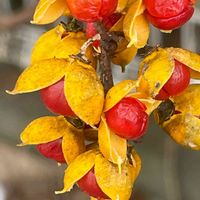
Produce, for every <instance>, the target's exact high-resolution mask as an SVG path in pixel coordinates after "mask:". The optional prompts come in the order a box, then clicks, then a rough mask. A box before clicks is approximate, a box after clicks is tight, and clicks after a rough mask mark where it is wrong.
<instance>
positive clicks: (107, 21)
mask: <svg viewBox="0 0 200 200" xmlns="http://www.w3.org/2000/svg"><path fill="white" fill-rule="evenodd" d="M121 16H122V14H121V13H113V14H112V15H110V16H108V17H105V18H104V19H103V24H104V26H105V28H106V29H107V30H110V29H111V28H112V27H113V25H115V24H116V23H117V22H118V21H119V19H120V18H121Z"/></svg>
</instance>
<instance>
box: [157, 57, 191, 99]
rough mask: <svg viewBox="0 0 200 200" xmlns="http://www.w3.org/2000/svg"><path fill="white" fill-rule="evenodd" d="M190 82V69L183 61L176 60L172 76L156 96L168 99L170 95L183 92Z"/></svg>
mask: <svg viewBox="0 0 200 200" xmlns="http://www.w3.org/2000/svg"><path fill="white" fill-rule="evenodd" d="M189 83H190V69H189V68H188V67H187V66H186V65H184V64H183V63H180V62H178V61H177V60H175V68H174V72H173V73H172V76H171V77H170V79H169V80H168V81H167V83H166V84H165V85H164V86H163V88H162V89H161V91H160V92H159V94H158V95H157V96H156V99H158V100H166V99H168V98H169V97H170V96H176V95H178V94H180V93H181V92H183V91H184V90H185V89H186V88H187V87H188V85H189Z"/></svg>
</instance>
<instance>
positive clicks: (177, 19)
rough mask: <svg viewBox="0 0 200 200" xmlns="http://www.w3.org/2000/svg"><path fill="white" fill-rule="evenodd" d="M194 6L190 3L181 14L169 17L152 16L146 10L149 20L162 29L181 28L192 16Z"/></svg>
mask: <svg viewBox="0 0 200 200" xmlns="http://www.w3.org/2000/svg"><path fill="white" fill-rule="evenodd" d="M193 13H194V8H193V7H192V5H188V6H187V7H186V8H185V9H184V10H183V12H181V13H180V14H178V15H176V16H173V17H169V18H158V17H155V16H152V15H151V14H150V13H149V12H148V11H146V12H145V14H146V17H147V19H148V21H149V22H150V23H151V24H153V25H154V26H155V27H157V28H159V29H161V30H174V29H177V28H180V27H181V26H182V25H184V24H185V23H186V22H187V21H189V19H190V18H191V17H192V15H193Z"/></svg>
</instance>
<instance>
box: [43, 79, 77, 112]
mask: <svg viewBox="0 0 200 200" xmlns="http://www.w3.org/2000/svg"><path fill="white" fill-rule="evenodd" d="M40 96H41V99H42V101H43V103H44V104H45V106H46V107H47V108H48V109H49V110H50V111H51V112H53V113H56V114H59V115H64V116H76V115H75V114H74V112H73V111H72V110H71V108H70V106H69V105H68V103H67V100H66V98H65V95H64V79H62V80H60V81H58V82H57V83H55V84H53V85H51V86H49V87H47V88H45V89H42V90H40Z"/></svg>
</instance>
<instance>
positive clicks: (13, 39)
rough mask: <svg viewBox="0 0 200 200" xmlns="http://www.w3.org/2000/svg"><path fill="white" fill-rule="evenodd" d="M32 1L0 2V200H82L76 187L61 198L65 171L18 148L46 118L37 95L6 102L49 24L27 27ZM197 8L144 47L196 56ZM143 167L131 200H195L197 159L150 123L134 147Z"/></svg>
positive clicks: (199, 43)
mask: <svg viewBox="0 0 200 200" xmlns="http://www.w3.org/2000/svg"><path fill="white" fill-rule="evenodd" d="M36 4H37V0H32V1H30V0H1V1H0V200H36V199H37V200H63V199H70V200H79V199H81V200H85V199H88V197H86V196H85V195H84V194H83V193H82V192H80V191H79V190H78V189H77V188H76V187H75V188H74V189H73V192H71V193H69V194H64V195H61V196H56V195H54V191H55V190H58V189H61V188H62V184H63V183H62V178H63V171H64V169H65V166H62V167H58V166H57V164H56V163H55V162H54V161H51V160H47V159H45V158H43V157H41V156H40V155H39V154H38V153H37V152H36V151H35V149H34V148H33V147H25V148H19V147H16V144H18V143H20V141H19V134H20V132H21V131H22V130H23V129H24V128H25V126H26V125H27V124H28V123H29V122H30V121H32V120H33V119H35V118H38V117H40V116H45V115H51V114H50V113H48V111H47V110H46V109H45V108H44V106H43V105H42V103H41V101H40V99H39V96H38V94H37V93H35V94H28V95H19V96H9V95H7V94H6V93H5V90H6V89H11V88H13V86H14V83H15V81H16V79H17V77H18V75H19V74H20V73H21V71H22V70H23V69H24V68H25V67H26V66H28V64H29V59H30V54H31V48H32V47H33V45H34V43H35V41H36V40H37V38H38V37H39V36H40V35H41V34H42V33H43V32H45V31H46V30H48V29H49V28H51V27H52V26H54V25H55V24H52V25H48V26H35V25H31V24H30V23H29V21H30V20H31V19H32V14H33V11H34V8H35V5H36ZM199 4H200V3H197V7H196V12H195V15H194V17H193V18H192V20H191V21H190V22H189V23H188V24H186V25H185V26H183V27H182V29H180V30H176V31H174V32H173V33H172V34H161V33H160V31H159V30H156V29H154V28H152V33H151V38H150V41H149V44H150V45H154V46H155V45H156V44H161V45H162V46H176V47H183V48H187V49H190V50H192V51H196V52H197V53H200V5H199ZM140 59H141V58H136V59H135V60H134V61H133V63H131V65H130V66H129V67H128V68H127V71H126V72H125V73H124V74H121V73H120V68H119V67H117V66H113V71H114V76H115V81H116V82H119V81H120V80H121V79H125V78H129V79H133V78H134V77H136V74H137V66H138V62H139V61H140ZM136 149H137V151H138V153H139V154H140V156H141V158H142V162H143V167H142V172H141V175H140V177H139V179H138V181H137V182H136V184H135V189H134V195H133V196H134V198H133V197H132V198H131V199H134V200H199V199H200V190H199V186H200V168H199V166H200V154H199V152H196V151H191V150H188V149H184V148H182V147H180V146H178V145H176V144H175V143H174V142H173V141H172V140H171V139H170V138H169V137H168V136H167V135H166V134H165V133H164V132H163V131H162V130H161V129H160V128H159V127H158V126H157V125H155V124H154V122H153V119H151V123H150V127H149V131H148V133H147V134H146V136H145V137H144V138H143V141H142V142H141V143H139V144H137V145H136Z"/></svg>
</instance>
